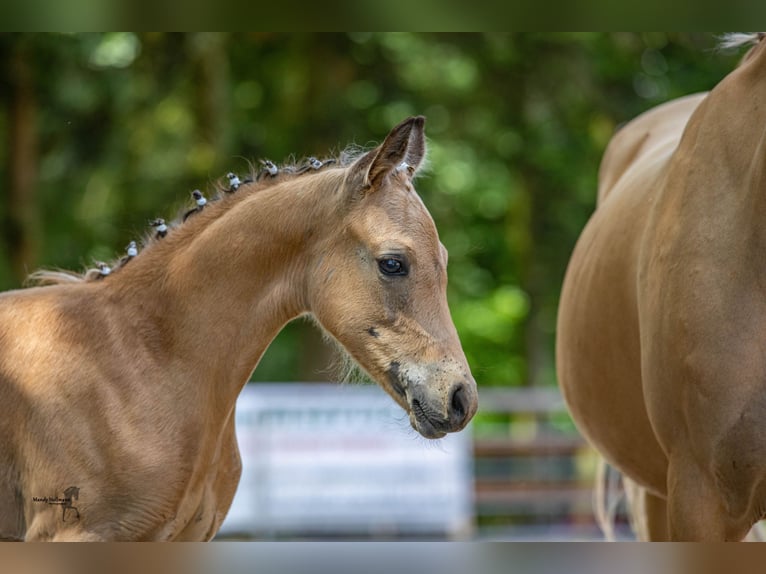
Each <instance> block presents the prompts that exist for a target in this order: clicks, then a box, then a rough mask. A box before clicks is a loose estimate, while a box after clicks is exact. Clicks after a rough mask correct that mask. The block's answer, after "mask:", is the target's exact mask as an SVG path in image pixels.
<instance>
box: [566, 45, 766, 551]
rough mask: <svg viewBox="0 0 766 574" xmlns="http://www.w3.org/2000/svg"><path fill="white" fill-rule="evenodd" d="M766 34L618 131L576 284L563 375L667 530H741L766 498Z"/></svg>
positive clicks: (704, 534)
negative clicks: (714, 73)
mask: <svg viewBox="0 0 766 574" xmlns="http://www.w3.org/2000/svg"><path fill="white" fill-rule="evenodd" d="M762 38H763V36H762V35H756V36H754V37H753V38H752V39H749V40H748V42H750V41H755V42H757V44H756V45H755V46H754V47H752V48H751V49H750V51H749V52H748V54H747V56H746V57H745V58H744V59H743V61H742V62H741V64H740V65H739V66H738V67H737V69H736V70H734V71H733V72H732V73H730V74H729V75H728V76H727V77H726V78H724V80H723V81H721V83H720V84H719V85H718V86H716V87H715V88H714V89H713V90H712V91H711V92H710V93H709V94H707V95H705V94H700V95H697V96H691V97H688V98H685V99H682V100H676V101H674V102H671V103H669V104H666V105H665V106H662V107H660V108H656V109H655V110H652V111H650V112H648V113H646V114H644V115H642V116H640V117H639V118H637V119H636V120H634V121H633V122H631V123H630V124H628V125H627V126H626V127H625V128H623V130H622V131H621V132H619V133H618V134H617V135H616V136H615V138H614V139H613V141H612V142H611V143H610V146H609V148H608V150H607V152H606V154H605V156H604V160H603V163H602V168H601V172H600V188H599V205H598V208H597V209H596V211H595V213H594V214H593V216H592V218H591V220H590V221H589V223H588V225H587V226H586V228H585V229H584V231H583V233H582V235H581V237H580V239H579V241H578V244H577V247H576V249H575V252H574V253H573V255H572V259H571V260H570V264H569V268H568V270H567V275H566V279H565V282H564V287H563V289H562V296H561V303H560V307H559V321H558V332H557V363H558V365H557V368H558V372H559V382H560V384H561V387H562V390H563V392H564V395H565V398H566V400H567V403H568V405H569V407H570V409H571V411H572V414H573V416H574V418H575V420H576V421H577V424H578V426H579V427H580V429H581V430H582V431H583V433H584V434H585V435H586V436H587V437H588V438H589V440H590V441H591V442H592V443H593V444H594V445H595V446H596V448H597V449H598V450H599V452H600V453H602V454H603V455H604V456H605V457H606V458H607V459H608V460H609V462H611V463H612V464H614V465H615V466H616V467H617V468H619V469H620V470H621V471H622V472H623V473H624V474H625V475H626V476H627V477H628V478H629V479H630V480H631V481H633V482H635V483H636V484H637V485H638V486H639V487H640V488H641V489H642V492H641V496H640V499H641V504H642V505H643V507H644V512H645V516H644V518H645V523H646V532H647V536H648V537H649V538H650V539H653V540H663V539H672V540H739V539H741V538H743V537H744V536H745V535H746V533H747V532H748V530H749V529H750V527H751V526H752V525H753V524H754V523H755V522H756V521H758V520H760V519H761V518H762V517H763V516H764V509H766V486H764V485H766V466H765V465H764V461H765V460H766V443H764V441H763V436H764V434H763V430H764V429H763V424H762V422H763V421H764V420H766V408H764V404H765V403H764V397H765V396H766V389H765V388H764V381H766V361H765V360H764V357H765V355H764V353H763V345H762V339H763V337H762V334H763V333H764V332H765V331H766V302H765V300H764V298H763V285H764V278H763V270H764V269H766V265H765V264H764V253H766V234H765V233H764V228H763V225H762V223H763V221H764V218H766V201H764V189H766V181H764V178H765V177H766V155H764V145H766V143H765V142H766V133H765V132H764V127H763V126H764V125H766V42H763V41H762Z"/></svg>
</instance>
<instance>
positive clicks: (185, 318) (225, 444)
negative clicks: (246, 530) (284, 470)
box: [0, 118, 477, 540]
mask: <svg viewBox="0 0 766 574" xmlns="http://www.w3.org/2000/svg"><path fill="white" fill-rule="evenodd" d="M424 153H425V139H424V134H423V118H410V119H409V120H406V121H405V122H403V123H402V124H400V125H399V126H397V127H395V128H394V129H393V130H392V131H391V133H390V134H389V136H388V137H387V138H386V140H385V141H384V143H383V144H382V145H381V146H380V147H379V148H377V149H375V150H373V151H371V152H370V153H368V154H366V155H364V156H362V157H361V158H360V159H358V160H357V161H355V162H354V163H353V164H351V165H349V166H345V167H329V168H325V169H319V170H314V171H312V170H309V172H308V173H305V174H301V175H290V174H286V175H279V176H276V177H273V178H271V177H267V178H266V180H268V181H266V180H264V181H265V183H254V184H249V185H244V186H242V188H241V189H239V190H238V191H237V192H236V193H234V194H228V195H226V196H225V197H223V198H222V199H220V201H217V202H215V203H211V204H210V205H208V206H206V207H205V208H204V209H202V210H201V211H200V212H199V213H195V214H194V215H192V216H191V217H190V218H189V220H188V221H187V222H186V223H184V224H183V225H181V226H179V227H177V228H175V229H171V231H170V232H169V234H168V235H167V237H165V238H163V239H159V240H156V241H154V242H153V243H151V244H150V245H149V246H148V247H147V248H146V249H145V250H144V251H143V252H142V253H141V254H139V255H138V256H137V257H135V258H134V259H133V260H131V261H130V262H129V263H128V264H126V265H125V266H124V267H121V268H119V269H117V271H115V272H113V273H112V274H111V275H109V276H107V277H106V278H104V279H100V280H97V281H82V280H77V279H72V280H66V281H65V283H63V284H59V285H54V286H48V287H38V288H31V289H24V290H19V291H13V292H8V293H4V294H2V295H0V404H2V405H3V414H2V416H0V437H2V438H1V439H0V538H6V539H26V540H208V539H210V538H211V537H212V536H213V535H214V534H215V533H216V532H217V530H218V527H219V526H220V524H221V522H222V520H223V518H224V517H225V515H226V512H227V511H228V508H229V505H230V504H231V500H232V497H233V495H234V492H235V490H236V487H237V483H238V481H239V473H240V459H239V453H238V450H237V444H236V438H235V435H234V405H235V401H236V398H237V395H238V394H239V391H240V390H241V388H242V386H243V385H244V384H245V383H246V382H247V380H248V378H249V376H250V374H251V372H252V370H253V369H254V368H255V366H256V364H257V363H258V360H259V359H260V357H261V355H262V354H263V352H264V351H265V350H266V348H267V346H268V345H269V343H270V342H271V341H272V339H273V338H274V336H276V334H277V333H278V332H279V330H280V329H281V328H282V326H283V325H284V324H285V323H286V322H287V321H289V320H290V319H292V318H294V317H297V316H299V315H303V314H310V315H312V316H313V317H314V318H315V319H316V320H317V322H318V323H320V324H321V325H322V326H323V327H324V328H325V329H326V330H327V332H328V333H329V334H330V335H331V336H332V337H334V338H335V339H336V340H337V341H339V342H340V343H341V344H342V345H343V346H344V347H345V348H346V349H347V351H348V352H349V353H350V354H351V355H352V357H353V358H354V359H356V360H357V361H358V362H359V363H360V364H361V366H362V367H363V368H364V369H365V370H366V371H367V372H368V373H370V374H371V375H372V376H373V377H374V378H375V379H376V380H377V381H378V382H379V384H380V385H381V386H382V387H383V388H384V389H385V390H386V391H388V392H389V394H391V396H392V397H393V398H394V400H396V401H397V402H398V403H399V404H400V405H401V406H402V408H404V409H405V410H406V412H407V413H408V414H409V416H410V421H411V423H412V426H413V427H414V428H415V429H416V430H417V431H418V432H420V433H421V434H422V435H424V436H426V437H430V438H435V437H440V436H443V435H444V434H445V433H447V432H453V431H457V430H460V429H462V428H463V427H464V426H465V425H466V424H467V423H468V421H469V420H470V418H471V417H472V416H473V414H474V413H475V411H476V408H477V395H476V384H475V382H474V380H473V377H472V376H471V374H470V370H469V368H468V365H467V363H466V361H465V357H464V355H463V352H462V349H461V348H460V342H459V340H458V337H457V333H456V332H455V328H454V325H453V324H452V321H451V318H450V314H449V309H448V306H447V300H446V264H447V259H446V257H447V256H446V250H445V249H444V247H443V246H442V245H441V243H440V242H439V240H438V235H437V233H436V228H435V226H434V223H433V220H432V219H431V217H430V215H429V214H428V211H427V210H426V208H425V206H424V205H423V203H422V201H420V198H419V197H418V196H417V194H416V193H415V190H414V188H413V184H412V176H413V174H414V173H415V170H416V169H417V167H418V165H419V164H420V162H421V160H422V159H423V155H424ZM54 278H55V277H54ZM64 279H66V277H64ZM70 487H73V488H70ZM66 492H77V493H78V498H77V500H76V501H73V500H71V497H70V499H69V500H68V501H67V500H66V495H65V494H64V493H66ZM46 498H47V499H48V500H46ZM58 499H62V500H58ZM51 500H52V501H54V502H55V504H50V501H51ZM57 504H58V505H57ZM60 505H64V506H65V507H69V506H72V507H76V509H77V513H78V514H75V512H74V511H73V510H70V511H68V512H66V513H65V516H64V517H62V511H61V510H60V509H59V506H60Z"/></svg>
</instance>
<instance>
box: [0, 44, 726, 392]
mask: <svg viewBox="0 0 766 574" xmlns="http://www.w3.org/2000/svg"><path fill="white" fill-rule="evenodd" d="M715 45H716V38H715V35H714V34H677V33H648V34H635V33H555V34H551V33H547V34H545V33H524V34H521V33H519V34H499V33H488V34H416V33H396V34H384V33H374V34H372V33H370V34H368V33H365V34H293V35H286V34H266V33H250V34H244V33H243V34H240V33H236V34H200V33H194V34H159V33H153V34H148V33H147V34H128V33H109V34H75V35H63V34H47V35H2V36H0V66H1V68H0V103H1V104H2V111H1V112H0V134H2V135H3V137H2V139H0V182H2V186H0V222H2V228H1V229H0V232H1V233H0V288H3V289H10V288H16V287H18V286H19V285H20V284H21V282H22V280H23V276H24V274H25V273H26V272H28V271H32V270H34V269H35V268H37V267H39V266H45V267H61V268H70V269H81V268H82V267H83V266H84V265H86V264H89V263H90V262H92V261H93V260H94V259H102V260H103V259H111V258H113V257H114V256H115V255H117V254H118V253H122V251H123V249H124V246H125V245H127V243H128V242H129V241H130V240H131V239H132V238H134V237H136V236H138V235H140V234H142V233H143V231H144V228H145V224H146V222H147V221H148V220H149V219H151V218H153V217H156V216H166V217H170V216H173V215H175V213H176V212H177V210H178V208H179V207H180V206H182V205H184V204H185V203H186V202H187V200H188V197H189V191H190V190H191V189H194V188H197V187H199V188H204V187H205V186H207V185H208V184H209V183H210V182H212V181H213V180H215V179H217V178H219V177H220V176H221V175H222V174H224V173H226V172H227V171H238V172H240V173H245V172H247V171H248V169H249V167H248V162H249V161H250V160H257V159H259V158H270V159H273V160H282V159H284V158H287V157H288V156H290V155H293V154H294V155H295V156H296V157H302V156H307V155H324V154H326V153H327V152H328V151H335V152H338V151H340V150H341V149H342V148H344V147H345V146H346V145H347V144H349V143H356V144H360V145H368V144H372V143H375V142H379V141H380V140H381V139H382V138H383V137H384V136H385V134H386V133H387V132H388V130H389V129H390V127H392V126H393V125H394V124H395V123H397V122H399V121H400V120H401V119H403V118H404V117H405V116H407V115H409V114H424V115H426V116H427V125H426V129H427V133H428V136H429V138H430V171H429V172H428V173H427V174H426V175H425V176H424V177H422V178H421V179H420V180H419V184H418V189H419V191H420V193H421V195H422V196H423V198H424V200H425V202H426V204H427V205H428V206H429V208H430V210H431V212H432V214H433V216H434V219H435V220H436V224H437V227H438V228H439V230H440V234H441V237H442V241H443V242H444V244H445V245H446V246H447V248H448V250H449V252H450V265H449V277H450V287H449V298H450V306H451V308H452V312H453V317H454V320H455V323H456V326H457V329H458V332H459V333H460V336H461V340H462V342H463V346H464V349H465V351H466V354H467V356H468V359H469V362H470V363H471V365H472V368H473V370H474V374H475V376H476V378H477V381H478V382H479V384H480V385H514V386H517V385H546V384H554V383H555V372H554V363H553V343H554V330H555V318H556V307H557V302H558V294H559V289H560V285H561V281H562V278H563V274H564V270H565V267H566V263H567V260H568V257H569V254H570V252H571V250H572V248H573V246H574V243H575V241H576V238H577V236H578V234H579V232H580V230H581V229H582V227H583V225H584V224H585V222H586V221H587V218H588V216H589V214H590V213H591V211H592V210H593V206H594V200H595V190H596V175H597V169H598V163H599V159H600V156H601V154H602V152H603V150H604V148H605V146H606V144H607V142H608V140H609V138H610V136H611V135H612V134H613V132H614V131H615V129H616V128H617V127H618V126H619V125H620V124H621V123H623V122H625V121H628V120H629V119H631V118H632V117H634V116H635V115H637V114H638V113H640V112H642V111H643V110H646V109H648V108H649V107H652V106H654V105H656V104H658V103H660V102H662V101H665V100H667V99H670V98H673V97H677V96H680V95H684V94H687V93H691V92H695V91H702V90H707V89H710V88H711V87H712V86H713V85H714V84H715V83H716V82H718V81H719V80H720V79H721V78H722V77H723V76H724V75H725V74H726V73H728V72H729V71H730V70H731V69H732V68H733V67H734V66H735V65H736V62H737V59H738V56H737V55H731V54H729V55H726V54H721V53H719V52H717V51H715V50H714V47H715ZM20 101H21V102H22V104H21V105H22V108H23V109H24V110H26V111H25V112H24V113H26V114H28V115H26V116H24V117H23V118H22V119H23V120H24V121H23V122H22V128H21V129H22V131H24V130H25V133H27V134H28V135H29V137H31V138H32V142H31V147H30V148H29V149H30V150H32V152H31V153H32V156H31V160H29V158H28V163H27V164H26V165H25V166H22V167H23V168H24V170H26V172H25V175H26V176H27V177H29V178H31V180H32V183H31V184H30V185H28V186H27V187H23V186H22V192H23V197H21V198H20V197H19V196H18V195H19V193H20V192H19V191H18V190H16V191H14V185H13V173H14V168H13V166H14V162H17V163H16V165H17V168H16V171H17V172H18V162H19V158H18V157H17V155H18V149H17V147H16V146H17V143H18V142H17V140H16V139H14V138H16V137H18V133H17V132H15V131H14V129H16V128H13V127H12V126H13V125H14V119H18V117H16V116H18V115H19V102H20ZM14 102H16V103H15V104H14ZM22 171H23V170H22ZM17 175H18V174H17ZM14 194H15V195H14ZM20 254H21V255H20ZM224 256H225V255H224ZM203 344H204V343H203ZM327 354H328V351H327V349H326V348H324V347H323V346H322V343H321V340H320V339H319V338H318V337H317V336H316V335H314V334H313V327H310V326H309V325H308V324H306V323H302V322H301V323H298V324H295V325H291V326H289V327H288V328H287V329H286V330H285V331H284V332H283V334H282V335H280V336H279V337H278V339H277V340H276V342H275V343H274V345H273V346H272V348H271V349H270V350H269V352H268V353H267V355H266V357H265V358H264V361H263V362H262V364H261V366H260V367H259V368H258V370H257V371H256V374H255V378H256V379H258V380H301V379H304V380H305V379H308V380H313V379H317V378H322V377H325V376H330V375H328V374H327V373H326V371H324V370H322V365H323V364H324V358H322V359H321V360H317V359H316V356H317V355H321V356H322V357H325V356H326V355H327Z"/></svg>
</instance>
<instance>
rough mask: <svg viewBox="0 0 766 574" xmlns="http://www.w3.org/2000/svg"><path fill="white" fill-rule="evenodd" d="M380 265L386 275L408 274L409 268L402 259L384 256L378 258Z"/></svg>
mask: <svg viewBox="0 0 766 574" xmlns="http://www.w3.org/2000/svg"><path fill="white" fill-rule="evenodd" d="M378 267H379V268H380V271H381V273H383V274H384V275H407V268H406V267H405V265H404V262H403V261H402V260H401V259H397V258H396V257H384V258H383V259H379V260H378Z"/></svg>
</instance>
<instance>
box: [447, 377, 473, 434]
mask: <svg viewBox="0 0 766 574" xmlns="http://www.w3.org/2000/svg"><path fill="white" fill-rule="evenodd" d="M450 407H451V410H450V416H449V418H450V422H451V423H453V424H459V423H462V422H463V420H464V419H465V417H466V414H467V413H468V397H467V396H466V392H465V388H464V387H463V385H458V386H457V387H455V390H454V391H452V399H451V400H450Z"/></svg>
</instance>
